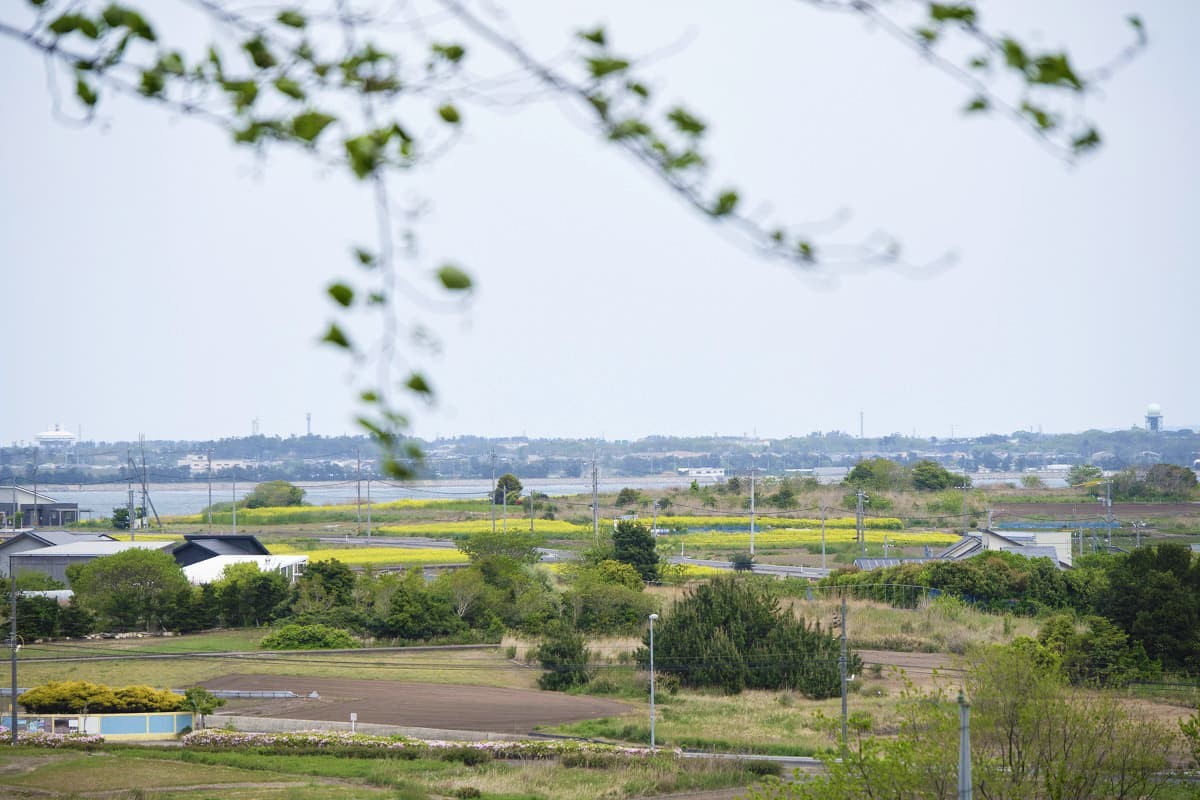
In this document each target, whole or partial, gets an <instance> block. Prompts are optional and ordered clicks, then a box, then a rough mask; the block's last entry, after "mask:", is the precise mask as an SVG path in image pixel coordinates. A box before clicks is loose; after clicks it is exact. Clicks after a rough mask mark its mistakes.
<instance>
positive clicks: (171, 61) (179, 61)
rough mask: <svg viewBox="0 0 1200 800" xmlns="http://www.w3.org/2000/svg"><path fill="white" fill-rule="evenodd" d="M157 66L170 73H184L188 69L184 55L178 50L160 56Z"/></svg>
mask: <svg viewBox="0 0 1200 800" xmlns="http://www.w3.org/2000/svg"><path fill="white" fill-rule="evenodd" d="M157 68H158V69H159V70H160V71H161V72H165V73H166V74H168V75H182V74H183V73H184V72H186V71H187V69H186V67H184V64H183V56H182V55H180V54H179V52H178V51H172V52H170V53H166V54H164V55H161V56H159V58H158V64H157Z"/></svg>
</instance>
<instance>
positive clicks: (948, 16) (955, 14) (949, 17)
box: [929, 3, 976, 25]
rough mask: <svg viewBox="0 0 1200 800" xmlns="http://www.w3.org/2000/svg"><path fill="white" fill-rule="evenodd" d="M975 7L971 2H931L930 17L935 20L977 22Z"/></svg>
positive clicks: (968, 23) (970, 23)
mask: <svg viewBox="0 0 1200 800" xmlns="http://www.w3.org/2000/svg"><path fill="white" fill-rule="evenodd" d="M975 15H976V11H975V7H974V6H972V5H970V4H969V3H955V4H949V3H930V4H929V18H930V19H931V20H933V21H935V22H962V23H964V24H966V25H973V24H975Z"/></svg>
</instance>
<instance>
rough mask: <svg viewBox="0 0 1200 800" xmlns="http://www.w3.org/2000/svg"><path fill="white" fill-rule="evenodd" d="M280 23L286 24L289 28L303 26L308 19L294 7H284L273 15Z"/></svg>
mask: <svg viewBox="0 0 1200 800" xmlns="http://www.w3.org/2000/svg"><path fill="white" fill-rule="evenodd" d="M275 19H277V20H279V23H280V24H281V25H287V26H288V27H289V28H303V27H304V26H305V25H307V24H308V20H307V19H306V18H305V17H304V15H303V14H301V13H300V12H299V11H297V10H296V9H294V8H288V9H284V10H283V11H280V12H279V15H278V16H277V17H275Z"/></svg>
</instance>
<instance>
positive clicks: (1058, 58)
mask: <svg viewBox="0 0 1200 800" xmlns="http://www.w3.org/2000/svg"><path fill="white" fill-rule="evenodd" d="M1029 82H1030V83H1039V84H1043V85H1046V86H1066V87H1069V88H1071V89H1075V90H1076V91H1083V81H1082V80H1081V79H1080V78H1079V76H1078V75H1076V74H1075V70H1073V69H1072V68H1071V64H1070V62H1069V61H1068V60H1067V54H1066V53H1051V54H1050V55H1045V56H1040V57H1039V58H1038V59H1037V60H1035V61H1034V62H1033V70H1032V72H1031V74H1030V76H1029Z"/></svg>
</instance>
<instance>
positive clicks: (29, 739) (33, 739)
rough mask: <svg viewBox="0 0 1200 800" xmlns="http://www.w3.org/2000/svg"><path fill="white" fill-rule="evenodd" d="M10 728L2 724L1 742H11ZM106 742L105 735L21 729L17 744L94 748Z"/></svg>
mask: <svg viewBox="0 0 1200 800" xmlns="http://www.w3.org/2000/svg"><path fill="white" fill-rule="evenodd" d="M11 741H12V739H11V737H10V736H9V729H8V728H7V727H5V726H3V725H0V742H3V743H4V744H10V743H11ZM103 743H104V737H103V736H96V735H94V734H88V733H48V732H46V731H20V732H18V733H17V745H18V746H20V745H26V746H29V747H53V748H57V749H59V750H94V749H95V748H97V747H98V746H99V745H101V744H103Z"/></svg>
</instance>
